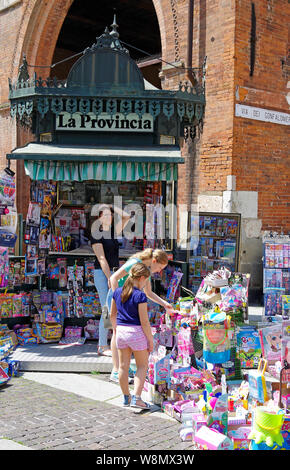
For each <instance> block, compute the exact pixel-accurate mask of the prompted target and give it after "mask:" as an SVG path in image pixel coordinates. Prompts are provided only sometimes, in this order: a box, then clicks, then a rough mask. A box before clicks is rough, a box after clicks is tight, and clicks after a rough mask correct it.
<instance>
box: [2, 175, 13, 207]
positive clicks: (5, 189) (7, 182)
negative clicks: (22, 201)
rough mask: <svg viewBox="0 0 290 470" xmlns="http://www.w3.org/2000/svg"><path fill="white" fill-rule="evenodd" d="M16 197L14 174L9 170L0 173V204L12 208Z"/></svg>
mask: <svg viewBox="0 0 290 470" xmlns="http://www.w3.org/2000/svg"><path fill="white" fill-rule="evenodd" d="M15 195H16V183H15V173H14V172H13V171H12V170H10V169H9V168H5V170H2V171H0V204H6V205H8V206H13V205H14V202H15Z"/></svg>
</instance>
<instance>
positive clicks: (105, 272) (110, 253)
mask: <svg viewBox="0 0 290 470" xmlns="http://www.w3.org/2000/svg"><path fill="white" fill-rule="evenodd" d="M115 213H116V214H118V215H119V216H120V217H119V220H118V222H116V223H114V217H115ZM129 220H130V215H129V214H127V213H126V212H124V211H122V210H121V209H119V208H117V207H115V208H114V209H113V208H112V207H111V206H109V205H103V206H100V207H99V216H98V218H97V220H96V221H95V222H94V224H93V225H92V230H91V233H92V236H91V245H92V248H93V250H94V253H95V255H96V259H95V270H94V283H95V287H96V289H97V291H98V294H99V299H100V303H101V307H102V309H103V308H104V307H105V306H107V307H108V309H109V311H110V308H111V301H112V297H113V292H112V290H111V289H110V287H111V285H110V277H111V275H112V273H113V269H114V268H119V242H118V240H117V238H115V236H116V237H118V236H119V235H120V234H121V233H122V230H123V228H124V227H125V226H126V224H127V223H128V222H129ZM96 222H97V225H95V224H96ZM114 235H115V236H114ZM98 353H99V354H101V355H111V351H110V348H109V347H108V330H107V328H105V327H104V321H103V317H102V316H101V319H100V324H99V347H98Z"/></svg>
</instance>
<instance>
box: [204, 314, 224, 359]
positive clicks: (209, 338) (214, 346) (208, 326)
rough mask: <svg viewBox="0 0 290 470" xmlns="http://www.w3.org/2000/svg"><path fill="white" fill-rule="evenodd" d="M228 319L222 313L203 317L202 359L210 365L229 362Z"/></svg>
mask: <svg viewBox="0 0 290 470" xmlns="http://www.w3.org/2000/svg"><path fill="white" fill-rule="evenodd" d="M229 329H230V319H229V318H228V317H227V316H226V314H225V313H224V312H212V313H209V314H207V315H205V316H204V317H203V358H204V360H205V361H206V362H210V363H212V364H222V363H224V362H227V361H229V360H230V354H231V344H230V334H229Z"/></svg>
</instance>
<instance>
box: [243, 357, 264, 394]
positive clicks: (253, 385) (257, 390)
mask: <svg viewBox="0 0 290 470" xmlns="http://www.w3.org/2000/svg"><path fill="white" fill-rule="evenodd" d="M266 366H267V361H265V360H264V359H261V360H260V362H259V366H258V369H257V370H251V371H250V372H249V376H248V377H249V395H250V396H251V397H252V398H255V399H256V400H257V401H258V402H259V403H265V402H266V401H267V400H268V392H267V387H266V380H265V370H266Z"/></svg>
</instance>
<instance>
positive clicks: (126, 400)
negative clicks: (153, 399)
mask: <svg viewBox="0 0 290 470" xmlns="http://www.w3.org/2000/svg"><path fill="white" fill-rule="evenodd" d="M130 403H131V395H124V401H123V406H130Z"/></svg>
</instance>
